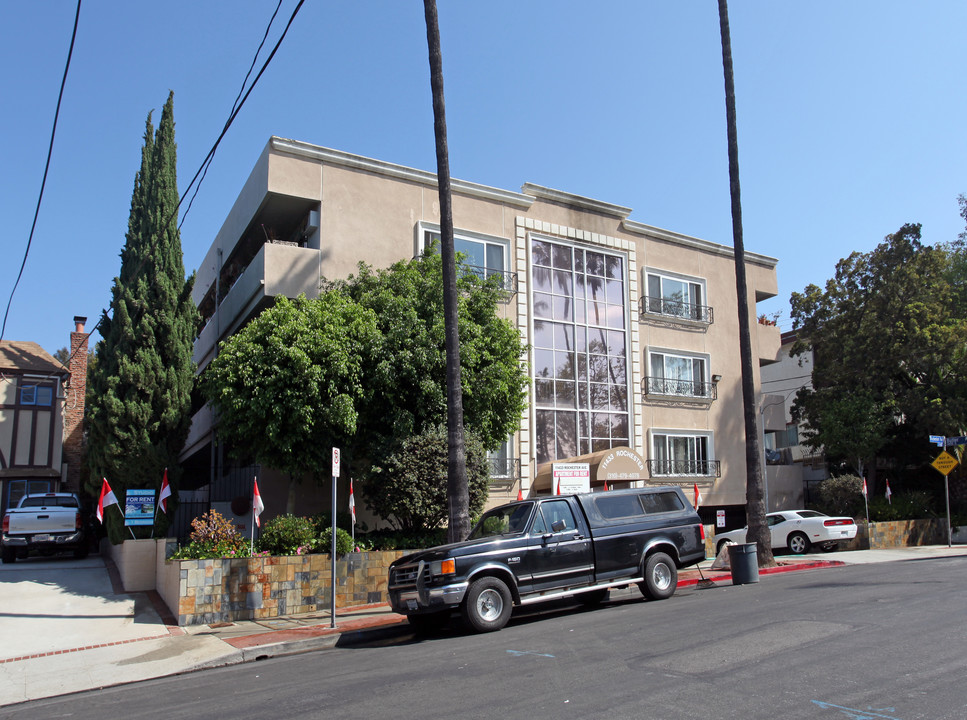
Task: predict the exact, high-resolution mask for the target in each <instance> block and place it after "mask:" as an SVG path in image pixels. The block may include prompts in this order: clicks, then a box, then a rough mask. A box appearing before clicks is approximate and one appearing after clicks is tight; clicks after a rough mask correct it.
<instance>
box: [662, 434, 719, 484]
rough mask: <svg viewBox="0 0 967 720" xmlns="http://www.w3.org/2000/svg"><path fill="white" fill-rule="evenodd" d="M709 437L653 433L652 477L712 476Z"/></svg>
mask: <svg viewBox="0 0 967 720" xmlns="http://www.w3.org/2000/svg"><path fill="white" fill-rule="evenodd" d="M709 439H710V438H709V436H708V435H699V434H694V435H689V434H684V433H683V434H671V433H654V434H653V435H652V441H651V442H652V462H651V466H652V473H653V474H654V475H697V476H700V477H707V476H709V475H714V474H715V473H714V472H712V463H711V462H710V457H709Z"/></svg>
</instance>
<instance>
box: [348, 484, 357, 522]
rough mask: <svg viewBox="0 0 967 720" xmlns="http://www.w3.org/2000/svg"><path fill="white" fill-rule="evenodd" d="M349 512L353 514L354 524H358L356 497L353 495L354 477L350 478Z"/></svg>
mask: <svg viewBox="0 0 967 720" xmlns="http://www.w3.org/2000/svg"><path fill="white" fill-rule="evenodd" d="M349 514H350V515H352V516H353V525H355V524H356V497H355V496H354V495H353V479H352V478H349Z"/></svg>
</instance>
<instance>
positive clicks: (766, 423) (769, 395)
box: [760, 331, 829, 512]
mask: <svg viewBox="0 0 967 720" xmlns="http://www.w3.org/2000/svg"><path fill="white" fill-rule="evenodd" d="M781 341H782V346H781V347H780V349H779V352H778V354H777V355H776V362H775V363H773V364H771V365H768V366H767V367H763V368H762V393H763V394H762V400H761V405H760V419H761V420H762V423H763V424H762V428H763V434H764V443H763V447H764V452H765V456H766V500H767V509H768V510H769V511H770V512H771V511H773V510H791V509H795V508H802V507H805V506H806V504H808V503H809V502H810V501H811V500H813V499H814V498H815V492H816V486H817V485H818V484H819V483H820V482H822V481H823V480H825V479H826V478H827V477H828V475H829V473H828V471H827V466H826V458H825V456H824V455H823V453H821V452H816V451H814V450H811V449H810V448H808V447H805V446H804V445H801V444H800V437H799V424H798V423H796V422H794V421H793V419H792V404H793V402H794V401H795V400H796V393H797V392H799V390H800V389H801V388H804V387H808V388H811V387H812V374H813V351H812V350H809V351H807V352H805V353H803V354H802V355H799V356H797V357H792V356H791V355H790V352H791V350H792V346H793V344H794V343H795V342H796V333H795V331H790V332H785V333H782V336H781Z"/></svg>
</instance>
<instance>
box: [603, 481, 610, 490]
mask: <svg viewBox="0 0 967 720" xmlns="http://www.w3.org/2000/svg"><path fill="white" fill-rule="evenodd" d="M608 490H609V488H608V481H607V480H605V481H604V491H605V492H608Z"/></svg>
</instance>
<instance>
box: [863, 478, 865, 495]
mask: <svg viewBox="0 0 967 720" xmlns="http://www.w3.org/2000/svg"><path fill="white" fill-rule="evenodd" d="M863 497H866V478H863Z"/></svg>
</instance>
